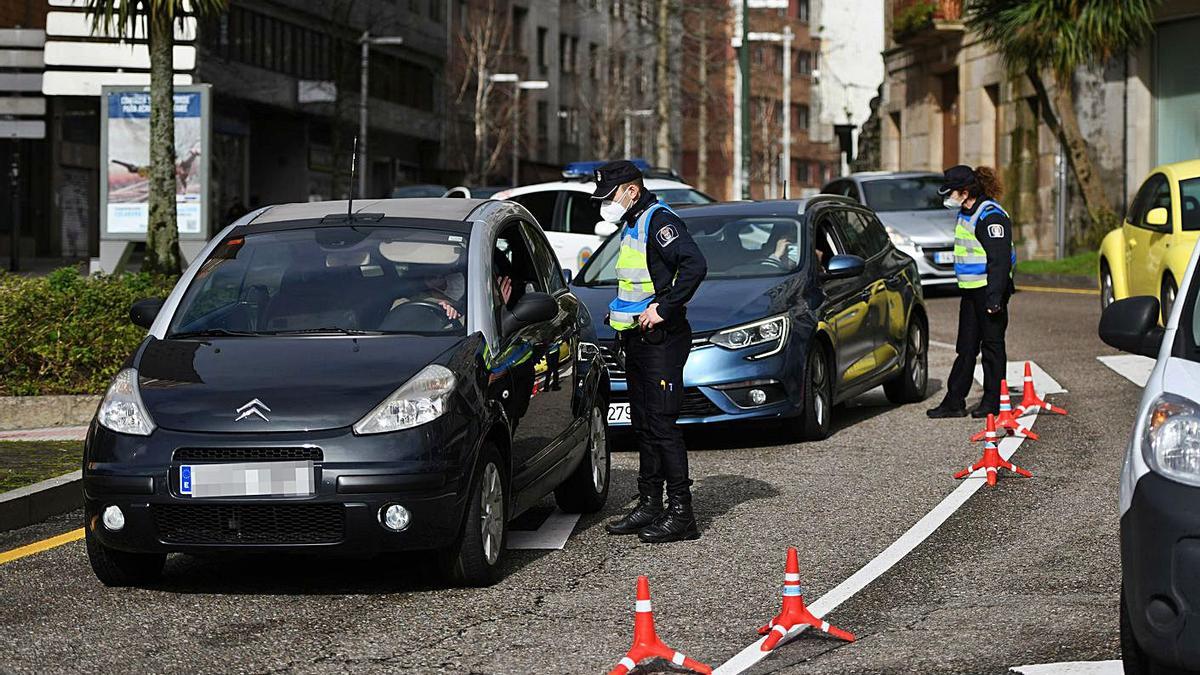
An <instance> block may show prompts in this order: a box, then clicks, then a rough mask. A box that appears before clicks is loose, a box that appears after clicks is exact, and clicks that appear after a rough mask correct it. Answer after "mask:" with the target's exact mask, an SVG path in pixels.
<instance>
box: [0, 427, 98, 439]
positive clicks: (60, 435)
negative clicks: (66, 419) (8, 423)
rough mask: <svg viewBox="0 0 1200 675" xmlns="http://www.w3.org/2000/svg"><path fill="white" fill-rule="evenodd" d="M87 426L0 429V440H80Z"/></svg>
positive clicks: (85, 432) (84, 436)
mask: <svg viewBox="0 0 1200 675" xmlns="http://www.w3.org/2000/svg"><path fill="white" fill-rule="evenodd" d="M87 430H88V428H87V427H47V428H45V429H11V430H8V431H0V441H82V440H83V439H84V438H86V437H87Z"/></svg>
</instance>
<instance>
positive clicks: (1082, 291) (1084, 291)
mask: <svg viewBox="0 0 1200 675" xmlns="http://www.w3.org/2000/svg"><path fill="white" fill-rule="evenodd" d="M1017 290H1018V291H1036V292H1038V293H1070V294H1072V295H1100V291H1097V290H1095V289H1092V288H1061V287H1058V286H1017Z"/></svg>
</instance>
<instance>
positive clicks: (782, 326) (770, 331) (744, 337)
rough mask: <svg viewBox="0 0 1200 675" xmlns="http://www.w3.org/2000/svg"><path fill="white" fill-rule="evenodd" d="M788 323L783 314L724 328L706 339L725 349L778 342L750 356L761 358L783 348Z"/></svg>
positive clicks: (776, 352)
mask: <svg viewBox="0 0 1200 675" xmlns="http://www.w3.org/2000/svg"><path fill="white" fill-rule="evenodd" d="M789 325H790V322H789V320H788V316H787V315H786V314H783V315H780V316H773V317H770V318H768V319H763V320H761V321H755V322H754V323H747V324H743V325H741V326H734V327H733V328H726V329H725V330H722V331H719V332H717V334H716V335H713V336H712V337H710V338H708V341H709V342H711V343H713V344H714V345H717V346H718V347H724V348H725V349H745V348H747V347H754V346H756V345H762V344H767V343H769V342H778V346H777V347H776V348H775V349H773V350H771V351H769V352H765V353H762V354H755V355H754V356H753V357H751V358H755V359H761V358H765V357H768V356H771V355H773V354H778V353H779V351H780V350H782V349H783V345H784V342H786V341H787V334H788V326H789Z"/></svg>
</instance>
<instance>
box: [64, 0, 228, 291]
mask: <svg viewBox="0 0 1200 675" xmlns="http://www.w3.org/2000/svg"><path fill="white" fill-rule="evenodd" d="M228 4H229V2H228V0H87V13H88V15H89V16H90V17H91V19H92V32H93V33H97V34H102V35H111V36H114V37H120V38H126V37H131V36H132V35H143V36H149V49H150V198H149V200H150V217H149V222H148V223H147V227H146V257H145V259H144V261H143V262H142V269H144V270H146V271H151V272H161V273H164V274H179V270H180V254H179V231H178V229H177V228H176V221H175V115H174V110H173V108H174V106H173V104H172V101H173V100H174V98H175V83H174V79H173V78H174V74H175V72H174V64H173V63H172V58H171V55H172V48H173V47H174V45H175V32H174V27H175V22H176V21H183V19H184V17H185V16H187V15H191V16H195V17H197V19H201V18H205V17H211V16H216V15H217V14H220V13H221V12H223V11H225V9H226V7H227V6H228ZM139 28H143V29H144V30H138V29H139Z"/></svg>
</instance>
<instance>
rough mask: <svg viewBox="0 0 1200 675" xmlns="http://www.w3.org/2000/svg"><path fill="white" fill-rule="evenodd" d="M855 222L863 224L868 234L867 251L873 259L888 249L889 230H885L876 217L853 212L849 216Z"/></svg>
mask: <svg viewBox="0 0 1200 675" xmlns="http://www.w3.org/2000/svg"><path fill="white" fill-rule="evenodd" d="M847 215H848V216H849V218H850V219H851V220H852V221H853V220H855V219H857V220H858V221H860V222H861V223H862V227H863V231H864V232H865V233H866V240H865V241H866V242H867V250H868V251H869V252H870V253H871V257H874V256H876V255H879V254H880V253H882V252H883V250H884V249H886V248H887V245H888V242H889V241H891V237H889V236H888V233H887V230H885V229H883V224H882V223H880V222H879V219H878V218H876V217H875V216H872V215H869V214H866V213H861V212H858V211H851V212H850V213H849V214H847Z"/></svg>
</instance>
